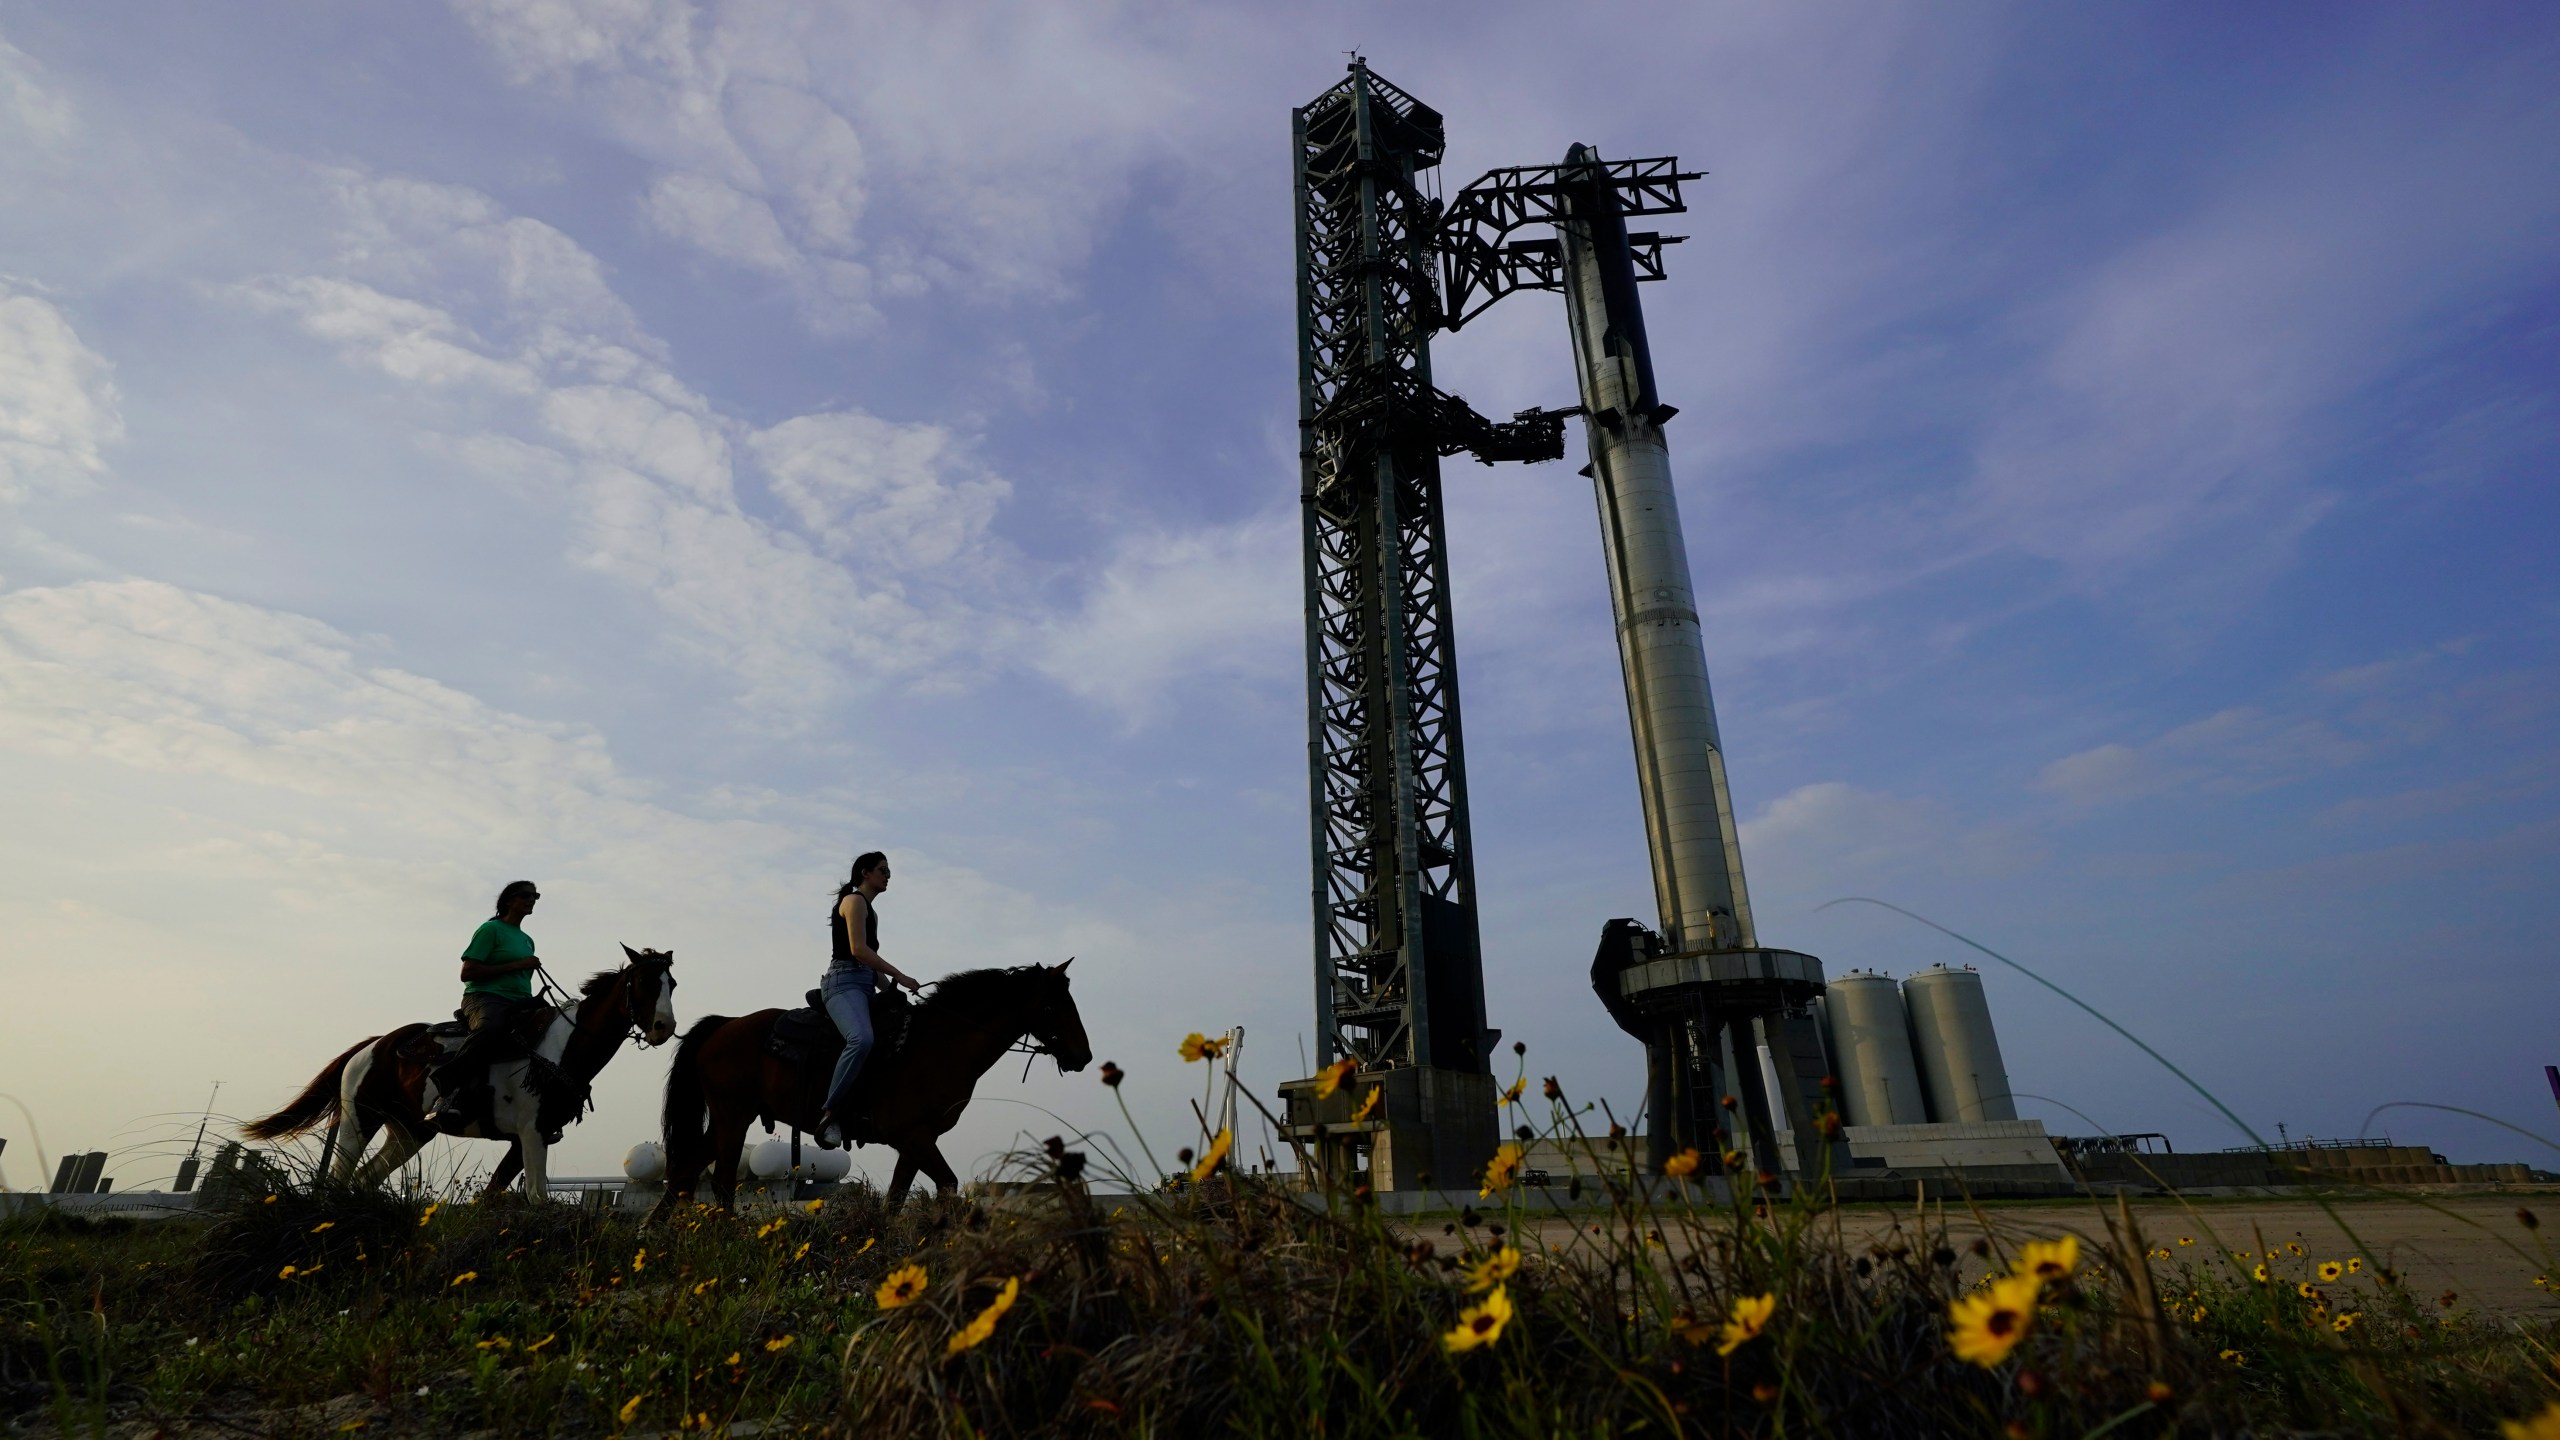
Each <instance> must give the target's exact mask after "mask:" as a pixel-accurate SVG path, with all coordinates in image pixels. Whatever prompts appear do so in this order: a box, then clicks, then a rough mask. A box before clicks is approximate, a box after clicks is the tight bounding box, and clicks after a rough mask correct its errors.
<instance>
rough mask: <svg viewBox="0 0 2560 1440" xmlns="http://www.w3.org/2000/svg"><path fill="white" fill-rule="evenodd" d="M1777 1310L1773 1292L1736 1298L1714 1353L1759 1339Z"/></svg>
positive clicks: (1728, 1353)
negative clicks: (1731, 1314) (1730, 1317)
mask: <svg viewBox="0 0 2560 1440" xmlns="http://www.w3.org/2000/svg"><path fill="white" fill-rule="evenodd" d="M1777 1310H1778V1297H1777V1296H1776V1295H1775V1294H1768V1295H1744V1296H1741V1297H1739V1298H1737V1299H1736V1300H1735V1301H1734V1302H1733V1318H1732V1319H1730V1320H1727V1321H1725V1322H1724V1328H1723V1329H1722V1330H1719V1331H1718V1332H1717V1333H1716V1353H1717V1354H1719V1355H1730V1354H1732V1353H1733V1352H1734V1351H1736V1350H1739V1349H1741V1348H1742V1347H1743V1346H1745V1345H1748V1344H1750V1343H1751V1342H1752V1341H1754V1340H1757V1339H1759V1338H1760V1332H1761V1331H1763V1330H1766V1329H1768V1328H1769V1317H1770V1316H1771V1315H1774V1314H1776V1313H1777ZM2003 1353H2006V1352H2003Z"/></svg>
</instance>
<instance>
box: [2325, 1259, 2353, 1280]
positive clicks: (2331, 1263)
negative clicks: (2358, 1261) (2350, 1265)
mask: <svg viewBox="0 0 2560 1440" xmlns="http://www.w3.org/2000/svg"><path fill="white" fill-rule="evenodd" d="M2346 1273H2347V1267H2346V1266H2344V1265H2341V1264H2339V1263H2338V1262H2337V1261H2335V1260H2323V1261H2321V1262H2320V1278H2321V1279H2323V1280H2329V1281H2335V1280H2336V1279H2337V1278H2338V1277H2339V1276H2341V1275H2344V1274H2346Z"/></svg>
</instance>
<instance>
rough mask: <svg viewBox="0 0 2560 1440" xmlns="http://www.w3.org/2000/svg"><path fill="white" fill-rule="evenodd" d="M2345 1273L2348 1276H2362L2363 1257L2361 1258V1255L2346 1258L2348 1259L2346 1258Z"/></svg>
mask: <svg viewBox="0 0 2560 1440" xmlns="http://www.w3.org/2000/svg"><path fill="white" fill-rule="evenodd" d="M2347 1273H2348V1274H2350V1275H2361V1274H2363V1273H2364V1257H2363V1256H2361V1255H2350V1256H2348V1257H2347Z"/></svg>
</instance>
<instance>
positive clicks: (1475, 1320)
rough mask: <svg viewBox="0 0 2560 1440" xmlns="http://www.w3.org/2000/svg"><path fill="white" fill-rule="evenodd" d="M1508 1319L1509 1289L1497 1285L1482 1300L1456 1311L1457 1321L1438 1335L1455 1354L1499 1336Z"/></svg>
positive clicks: (1491, 1340) (1499, 1337)
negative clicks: (1447, 1330) (1447, 1331)
mask: <svg viewBox="0 0 2560 1440" xmlns="http://www.w3.org/2000/svg"><path fill="white" fill-rule="evenodd" d="M1510 1323H1511V1292H1510V1291H1509V1290H1507V1289H1505V1288H1504V1287H1502V1286H1500V1285H1496V1286H1494V1287H1493V1293H1492V1294H1490V1295H1487V1296H1485V1297H1484V1299H1483V1301H1482V1302H1481V1303H1479V1304H1475V1305H1470V1306H1468V1307H1467V1308H1466V1309H1464V1310H1461V1311H1459V1312H1458V1323H1457V1325H1456V1326H1455V1327H1454V1328H1453V1329H1451V1330H1450V1331H1449V1333H1448V1334H1446V1335H1443V1336H1441V1337H1440V1345H1441V1348H1442V1349H1445V1350H1447V1351H1448V1352H1449V1353H1450V1354H1452V1355H1458V1354H1463V1353H1465V1352H1466V1351H1469V1350H1473V1349H1476V1348H1477V1347H1478V1346H1483V1345H1490V1344H1492V1343H1493V1342H1494V1341H1496V1340H1499V1339H1501V1338H1502V1327H1503V1326H1505V1325H1508V1324H1510Z"/></svg>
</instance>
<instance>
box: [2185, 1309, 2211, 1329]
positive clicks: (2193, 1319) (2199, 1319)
mask: <svg viewBox="0 0 2560 1440" xmlns="http://www.w3.org/2000/svg"><path fill="white" fill-rule="evenodd" d="M2212 1313H2213V1312H2212V1311H2210V1310H2207V1309H2206V1308H2204V1307H2203V1306H2201V1305H2199V1306H2197V1307H2196V1308H2195V1313H2194V1314H2192V1315H2189V1316H2188V1317H2187V1322H2188V1323H2189V1324H2191V1325H2201V1324H2203V1323H2204V1317H2206V1316H2207V1315H2210V1314H2212Z"/></svg>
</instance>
